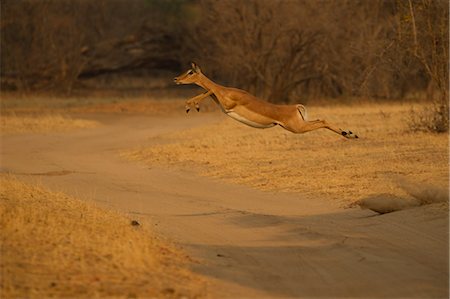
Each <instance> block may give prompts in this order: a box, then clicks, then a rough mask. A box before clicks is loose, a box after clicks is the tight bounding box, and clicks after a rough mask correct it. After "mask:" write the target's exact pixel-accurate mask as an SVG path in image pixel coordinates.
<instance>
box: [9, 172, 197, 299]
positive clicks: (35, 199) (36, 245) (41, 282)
mask: <svg viewBox="0 0 450 299" xmlns="http://www.w3.org/2000/svg"><path fill="white" fill-rule="evenodd" d="M0 232H1V234H0V240H1V259H0V271H1V289H0V291H1V297H2V298H49V297H56V298H94V297H114V298H138V297H145V298H150V297H154V298H180V297H183V296H186V297H189V298H196V297H199V296H202V294H203V292H204V282H203V281H202V280H200V279H199V278H198V277H196V276H195V275H194V274H192V273H191V272H190V271H188V270H187V269H186V264H187V262H189V258H188V257H187V256H186V255H185V254H183V252H181V251H180V250H178V249H176V248H174V247H173V246H171V245H169V244H168V243H167V242H163V241H162V240H160V239H158V238H157V237H156V236H155V235H154V234H153V233H152V232H151V231H150V230H149V229H147V228H146V226H145V223H144V224H143V225H141V226H133V225H131V220H130V219H128V218H127V217H125V216H123V215H121V214H118V213H115V212H113V211H108V210H103V209H100V208H98V207H96V206H95V205H94V204H91V203H86V202H82V201H80V200H77V199H74V198H71V197H68V196H67V195H64V194H61V193H53V192H50V191H48V190H46V189H43V188H41V187H39V186H35V185H29V184H24V183H22V182H20V181H18V180H17V179H15V178H14V177H11V176H1V177H0Z"/></svg>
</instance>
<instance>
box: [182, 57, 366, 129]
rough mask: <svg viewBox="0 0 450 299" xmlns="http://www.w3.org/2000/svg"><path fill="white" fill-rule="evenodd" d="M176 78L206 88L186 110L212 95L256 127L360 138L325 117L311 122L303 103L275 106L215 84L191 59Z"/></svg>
mask: <svg viewBox="0 0 450 299" xmlns="http://www.w3.org/2000/svg"><path fill="white" fill-rule="evenodd" d="M174 81H175V83H177V84H197V85H198V86H200V87H202V88H204V89H205V90H206V92H205V93H203V94H200V95H197V96H195V97H193V98H191V99H189V100H187V101H186V112H189V110H190V109H191V107H192V106H195V108H196V109H197V111H200V105H199V103H200V102H201V101H202V100H204V99H206V98H207V97H208V96H210V97H212V98H213V100H214V101H215V102H216V103H217V104H218V105H219V107H220V108H221V109H222V111H223V112H224V113H225V114H227V115H228V116H230V117H231V118H234V119H235V120H237V121H240V122H242V123H244V124H246V125H249V126H251V127H254V128H270V127H273V126H276V125H279V126H281V127H283V128H284V129H286V130H288V131H290V132H292V133H305V132H309V131H312V130H317V129H320V128H325V129H328V130H331V131H333V132H335V133H337V134H339V135H342V136H344V137H346V138H358V136H357V135H355V134H353V133H352V132H351V131H344V130H341V129H339V128H337V127H335V126H333V125H331V124H329V123H328V122H327V121H325V120H319V119H318V120H313V121H308V119H307V113H306V108H305V106H303V105H301V104H298V105H275V104H272V103H269V102H266V101H263V100H261V99H258V98H257V97H255V96H253V95H251V94H249V93H248V92H246V91H244V90H241V89H237V88H231V87H224V86H221V85H219V84H217V83H214V82H213V81H211V80H210V79H208V78H207V77H206V76H205V75H204V74H203V73H202V71H201V70H200V67H198V65H196V64H195V63H193V62H191V69H189V70H188V71H186V72H184V73H183V74H181V75H179V76H178V77H175V78H174Z"/></svg>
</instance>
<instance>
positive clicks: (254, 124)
mask: <svg viewBox="0 0 450 299" xmlns="http://www.w3.org/2000/svg"><path fill="white" fill-rule="evenodd" d="M225 113H226V114H227V115H228V116H229V117H231V118H233V119H235V120H237V121H240V122H241V123H244V124H246V125H248V126H250V127H254V128H259V129H264V128H271V127H273V126H275V125H276V123H269V124H260V123H257V122H254V121H251V120H248V119H246V118H245V117H243V116H242V115H239V114H237V113H236V112H234V111H226V112H225Z"/></svg>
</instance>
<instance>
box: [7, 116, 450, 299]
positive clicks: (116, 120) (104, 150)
mask: <svg viewBox="0 0 450 299" xmlns="http://www.w3.org/2000/svg"><path fill="white" fill-rule="evenodd" d="M222 117H225V116H222V115H220V114H215V113H212V114H204V115H201V116H200V115H199V116H198V117H195V118H190V119H189V120H187V119H186V118H183V117H137V116H114V117H113V116H102V117H95V120H98V121H100V122H101V123H102V124H103V126H100V127H98V128H94V129H89V130H84V131H76V132H71V133H55V134H45V135H37V134H33V135H15V136H5V137H3V138H2V149H1V150H2V153H1V159H2V161H1V165H2V171H3V172H11V173H14V174H17V175H18V177H19V178H21V179H23V180H27V181H36V180H38V181H41V182H42V183H43V184H44V185H46V186H49V187H51V188H52V189H53V190H61V191H64V192H67V193H69V194H72V195H75V196H77V197H79V198H86V199H94V200H95V201H98V202H101V203H102V204H104V205H107V206H112V207H114V208H117V209H119V210H121V211H124V212H127V213H130V214H134V215H135V217H136V218H139V219H140V220H141V221H142V223H143V224H144V225H152V226H153V228H154V229H155V230H156V231H158V232H160V233H161V234H162V235H164V236H167V237H169V238H170V239H172V240H174V241H175V242H177V243H178V244H180V245H181V246H182V247H183V248H185V249H186V250H187V251H188V253H189V254H190V255H191V256H192V257H193V258H194V260H195V261H196V262H195V263H194V265H193V269H194V270H195V271H196V272H198V273H200V274H203V275H205V276H206V277H207V278H210V279H211V287H210V292H211V294H212V297H233V298H236V297H258V298H261V297H408V298H411V297H422V298H423V297H442V298H444V297H448V279H449V277H448V213H446V212H445V211H443V210H442V209H438V208H436V207H435V206H434V205H430V206H426V207H420V208H414V209H410V210H405V211H401V212H396V213H392V214H386V215H382V216H375V215H376V214H375V213H373V212H370V211H367V210H359V209H342V208H340V207H339V206H338V205H337V204H336V203H334V202H332V201H327V200H323V199H317V200H314V201H312V200H311V199H305V198H302V195H301V194H286V193H269V192H260V191H255V190H253V189H250V188H246V187H242V186H235V185H227V184H225V183H223V182H218V181H215V180H212V179H208V178H203V177H202V178H200V177H197V176H195V175H194V174H193V173H189V172H182V171H179V170H173V171H168V170H166V169H160V168H151V169H147V168H144V167H142V166H141V165H138V164H134V163H130V162H128V161H124V160H122V159H121V158H120V157H119V156H118V152H119V150H122V149H128V148H131V147H137V146H140V145H142V144H144V143H145V144H146V145H147V146H148V145H149V142H150V141H149V140H148V138H149V137H152V136H156V135H159V134H164V133H168V132H174V131H179V130H182V129H185V128H187V127H188V126H196V125H200V124H202V125H204V124H205V123H213V122H215V121H216V120H217V119H218V118H219V119H221V118H222Z"/></svg>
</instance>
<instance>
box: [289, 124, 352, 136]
mask: <svg viewBox="0 0 450 299" xmlns="http://www.w3.org/2000/svg"><path fill="white" fill-rule="evenodd" d="M283 127H284V128H285V129H286V130H289V131H291V132H293V133H306V132H310V131H314V130H317V129H322V128H323V129H328V130H330V131H333V132H334V133H336V134H339V135H341V136H344V137H345V138H358V135H356V134H353V132H352V131H344V130H342V129H340V128H337V127H335V126H333V125H330V124H329V123H328V122H327V121H325V120H320V119H318V120H313V121H303V122H298V123H296V124H295V126H292V127H291V126H283Z"/></svg>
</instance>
